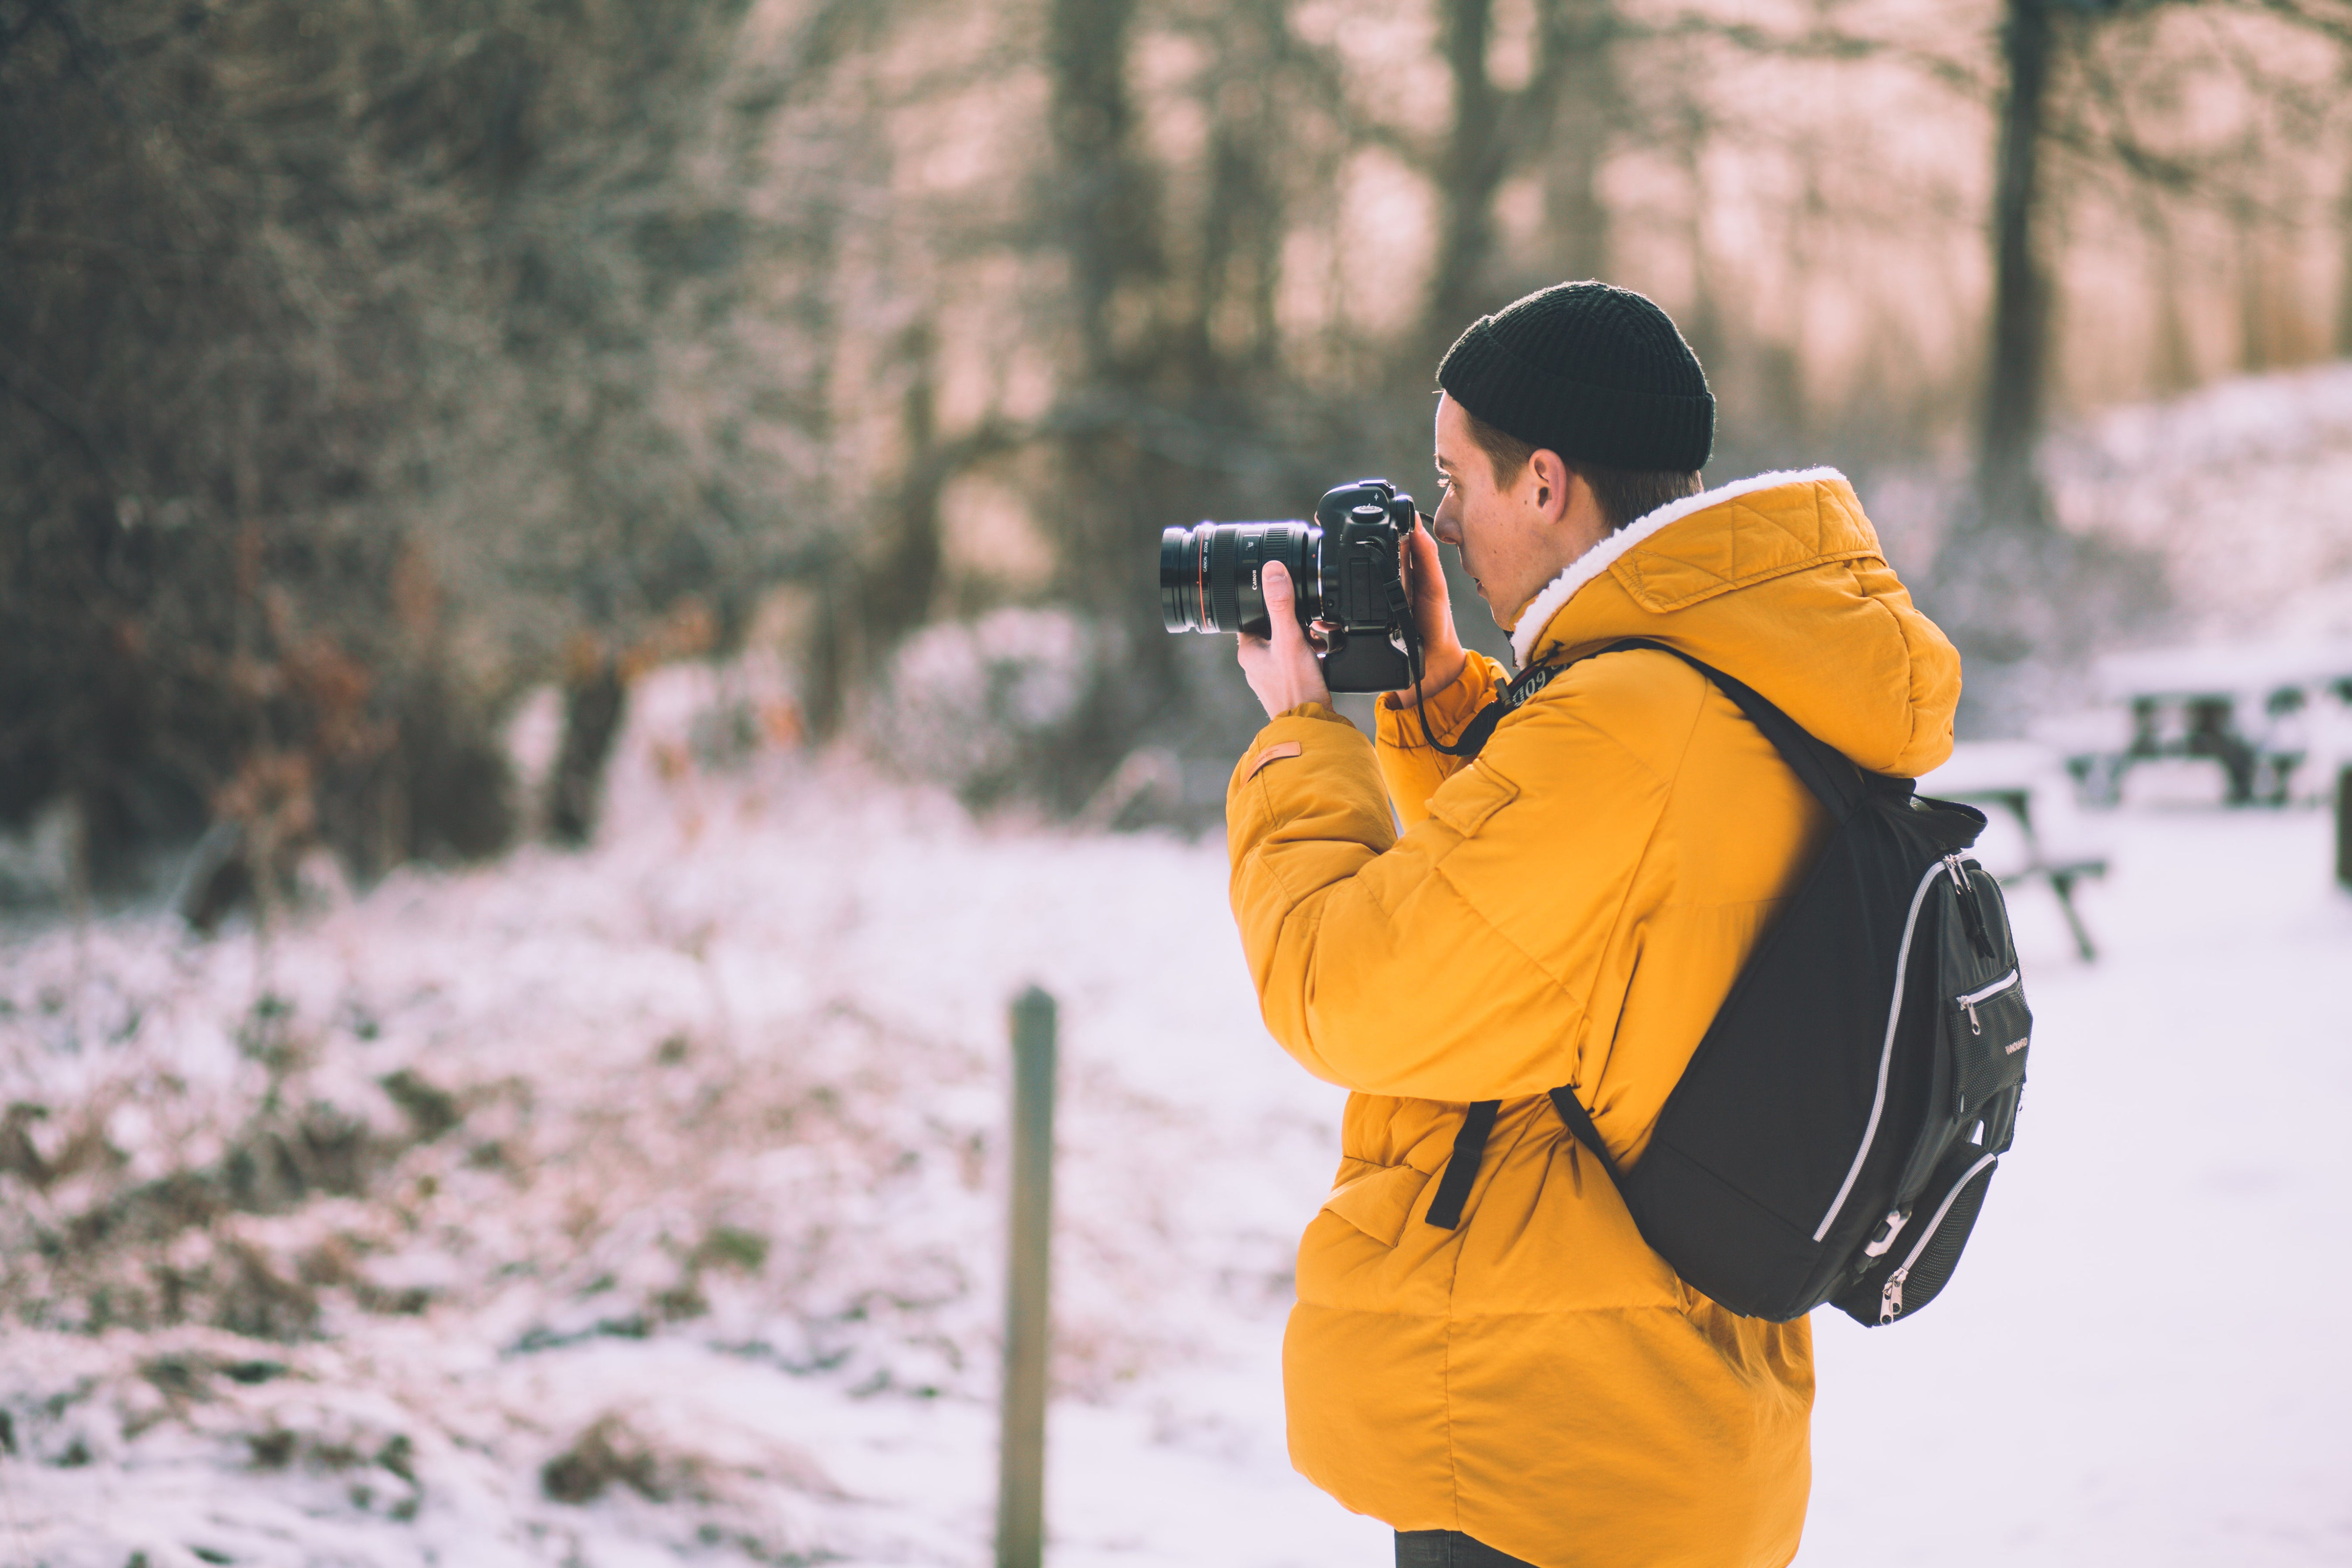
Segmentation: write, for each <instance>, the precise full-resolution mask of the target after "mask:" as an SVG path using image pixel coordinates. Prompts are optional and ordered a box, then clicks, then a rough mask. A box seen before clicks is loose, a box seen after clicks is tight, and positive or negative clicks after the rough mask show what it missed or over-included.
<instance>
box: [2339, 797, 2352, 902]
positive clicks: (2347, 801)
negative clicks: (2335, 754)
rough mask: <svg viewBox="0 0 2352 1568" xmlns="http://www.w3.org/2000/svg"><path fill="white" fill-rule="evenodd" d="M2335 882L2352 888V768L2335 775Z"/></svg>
mask: <svg viewBox="0 0 2352 1568" xmlns="http://www.w3.org/2000/svg"><path fill="white" fill-rule="evenodd" d="M2336 881H2337V882H2338V883H2339V884H2340V885H2342V886H2344V887H2347V888H2352V768H2346V769H2345V770H2343V771H2342V772H2341V773H2337V774H2336Z"/></svg>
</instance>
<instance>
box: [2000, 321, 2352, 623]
mask: <svg viewBox="0 0 2352 1568" xmlns="http://www.w3.org/2000/svg"><path fill="white" fill-rule="evenodd" d="M2043 455H2044V468H2045V470H2046V472H2047V474H2048V477H2049V479H2050V484H2051V491H2052V500H2053V503H2054V505H2055V507H2056V510H2057V513H2058V515H2059V516H2060V517H2061V518H2063V520H2064V521H2065V523H2066V525H2067V527H2069V528H2070V529H2074V530H2078V531H2089V532H2098V533H2104V534H2107V535H2109V536H2111V537H2113V538H2116V539H2119V540H2122V541H2124V542H2127V543H2130V544H2134V545H2137V546H2140V547H2142V548H2145V549H2147V550H2148V551H2150V552H2154V553H2155V554H2156V555H2157V556H2158V558H2159V559H2160V560H2162V562H2163V563H2164V564H2165V567H2166V569H2167V574H2168V578H2169V580H2170V583H2171V585H2172V588H2173V591H2174V593H2175V594H2176V595H2177V596H2178V598H2179V607H2180V609H2181V611H2182V612H2183V614H2184V618H2185V620H2186V622H2187V624H2188V628H2189V631H2190V632H2191V633H2192V634H2193V636H2194V637H2195V639H2196V640H2199V641H2225V640H2249V639H2258V640H2261V641H2265V642H2267V641H2271V640H2273V639H2286V640H2291V641H2306V640H2307V641H2314V642H2337V643H2340V642H2341V640H2342V639H2343V638H2345V637H2347V636H2352V362H2346V361H2336V362H2334V363H2326V364H2320V365H2314V366H2311V367H2309V368H2306V369H2303V370H2295V371H2288V372H2282V373H2277V374H2268V375H2258V376H2243V377H2239V378H2236V379H2233V380H2230V381H2224V382H2220V383H2217V384H2213V385H2211V386H2208V387H2204V388H2200V390H2198V391H2196V392H2193V393H2190V394H2189V395H2185V396H2182V397H2178V398H2174V399H2171V400H2168V401H2165V402H2159V403H2147V404H2138V405H2131V406H2128V407H2121V408H2113V409H2109V410H2106V411H2105V412H2103V413H2101V414H2098V415H2096V416H2093V417H2090V418H2088V419H2085V420H2084V421H2082V422H2080V423H2079V424H2078V425H2076V426H2074V427H2073V428H2071V429H2069V430H2067V431H2065V432H2063V434H2061V435H2060V436H2058V437H2055V438H2053V440H2052V441H2051V442H2050V443H2049V444H2048V445H2047V446H2046V447H2045V448H2044V454H2043Z"/></svg>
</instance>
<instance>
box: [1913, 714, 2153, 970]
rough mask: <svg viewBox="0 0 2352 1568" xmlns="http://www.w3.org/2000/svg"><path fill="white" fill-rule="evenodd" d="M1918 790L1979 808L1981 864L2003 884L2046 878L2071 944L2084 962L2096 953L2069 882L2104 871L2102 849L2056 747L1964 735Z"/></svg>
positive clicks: (2103, 872) (2098, 875)
mask: <svg viewBox="0 0 2352 1568" xmlns="http://www.w3.org/2000/svg"><path fill="white" fill-rule="evenodd" d="M1919 793H1920V794H1921V795H1933V796H1935V797H1936V798H1937V799H1938V800H1957V801H1964V802H1966V803H1967V804H1969V805H1974V806H1978V807H1979V808H1982V809H1983V810H1984V813H1985V817H1986V823H1985V832H1984V837H1983V838H1981V839H1980V840H1979V842H1978V845H1977V858H1978V859H1979V860H1980V861H1982V862H1983V864H1984V868H1985V869H1986V870H1988V871H1990V872H1991V873H1992V874H1993V875H1994V877H1996V878H1997V879H2000V883H2001V885H2002V886H2003V887H2010V886H2014V885H2016V884H2019V883H2023V882H2030V881H2037V880H2038V881H2042V882H2046V883H2048V884H2049V886H2050V890H2051V891H2052V892H2053V893H2054V894H2056V895H2057V898H2058V907H2059V909H2060V910H2062V911H2063V913H2064V914H2065V917H2066V929H2067V930H2068V931H2072V932H2073V933H2074V946H2075V948H2076V949H2077V951H2079V952H2081V953H2082V955H2083V957H2084V961H2085V962H2088V961H2090V960H2093V959H2095V958H2097V957H2098V955H2099V953H2098V949H2097V947H2096V946H2095V944H2094V943H2093V942H2092V941H2091V933H2090V931H2089V928H2087V927H2086V926H2084V923H2083V917H2082V914H2081V912H2080V911H2079V910H2076V909H2075V908H2074V884H2075V883H2077V882H2079V881H2082V880H2084V879H2086V878H2092V877H2105V875H2106V874H2107V861H2106V857H2105V856H2104V855H2099V854H2094V853H2091V852H2089V849H2088V840H2087V836H2086V835H2085V833H2084V829H2083V824H2082V820H2081V816H2080V814H2079V813H2078V812H2077V811H2076V809H2075V805H2074V785H2073V784H2072V783H2071V782H2070V781H2069V779H2068V777H2067V773H2066V768H2065V765H2064V763H2063V762H2062V761H2061V760H2060V758H2059V756H2058V754H2057V753H2056V752H2053V751H2052V750H2051V749H2050V748H2049V747H2047V746H2043V745H2039V744H2037V743H2035V742H2031V741H1963V742H1960V743H1959V744H1958V745H1957V746H1955V747H1953V748H1952V755H1951V760H1950V761H1948V762H1947V763H1945V764H1944V765H1943V766H1942V767H1940V768H1937V770H1936V771H1935V772H1933V773H1929V774H1927V776H1926V777H1925V778H1922V779H1921V780H1920V781H1919Z"/></svg>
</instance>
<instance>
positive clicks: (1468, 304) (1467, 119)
mask: <svg viewBox="0 0 2352 1568" xmlns="http://www.w3.org/2000/svg"><path fill="white" fill-rule="evenodd" d="M1441 16H1442V26H1443V29H1444V53H1445V65H1446V69H1447V70H1448V72H1449V73H1450V74H1451V75H1452V77H1453V79H1454V123H1453V126H1452V127H1451V129H1450V130H1449V131H1448V132H1447V135H1446V141H1445V146H1444V151H1443V153H1441V154H1440V157H1439V161H1438V165H1437V169H1436V178H1437V198H1438V206H1439V219H1438V237H1437V264H1436V268H1435V269H1434V271H1433V274H1432V276H1431V278H1430V284H1429V303H1428V307H1427V310H1426V312H1425V314H1424V317H1423V321H1424V323H1425V327H1426V336H1427V337H1428V340H1429V342H1430V345H1431V347H1432V349H1433V351H1434V352H1443V351H1444V348H1445V346H1446V345H1447V344H1448V343H1450V342H1453V341H1454V338H1455V336H1456V335H1458V334H1459V333H1460V332H1461V331H1462V329H1463V328H1464V327H1465V326H1468V325H1469V324H1470V322H1471V321H1474V320H1475V319H1476V318H1477V317H1478V316H1480V315H1482V314H1484V313H1485V312H1486V310H1488V309H1489V308H1491V307H1492V306H1493V305H1494V304H1495V303H1496V301H1495V300H1490V299H1488V298H1487V297H1486V289H1487V287H1488V285H1489V282H1490V279H1489V278H1488V276H1487V274H1488V271H1489V269H1490V268H1491V265H1492V262H1493V258H1494V248H1495V216H1494V215H1495V188H1496V186H1497V185H1499V184H1502V181H1503V173H1504V169H1505V167H1506V165H1507V149H1506V148H1505V146H1504V144H1503V134H1502V132H1503V115H1502V108H1503V105H1502V95H1501V94H1500V93H1498V92H1497V91H1496V89H1495V83H1494V79H1493V78H1491V77H1489V76H1488V75H1487V74H1486V40H1487V38H1488V36H1489V35H1490V34H1491V33H1492V32H1493V30H1494V16H1493V7H1492V5H1491V0H1445V4H1444V10H1443V12H1442V14H1441Z"/></svg>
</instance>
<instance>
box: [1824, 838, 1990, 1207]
mask: <svg viewBox="0 0 2352 1568" xmlns="http://www.w3.org/2000/svg"><path fill="white" fill-rule="evenodd" d="M1946 872H1949V873H1950V874H1951V875H1952V877H1954V878H1955V879H1957V880H1958V883H1959V885H1960V886H1962V887H1966V886H1968V873H1966V872H1965V871H1962V870H1961V869H1960V868H1959V857H1958V856H1957V855H1947V856H1945V857H1944V858H1942V859H1940V860H1938V861H1937V862H1936V863H1935V864H1934V865H1932V866H1930V867H1928V868H1927V875H1926V876H1924V877H1922V878H1920V879H1919V887H1918V890H1917V891H1916V892H1914V893H1913V894H1912V895H1911V912H1910V913H1908V914H1906V915H1905V916H1904V917H1903V944H1902V945H1901V946H1900V947H1898V948H1896V949H1895V1001H1894V1004H1893V1005H1891V1006H1890V1007H1888V1008H1887V1011H1886V1040H1885V1044H1883V1045H1882V1046H1880V1047H1878V1089H1877V1092H1876V1093H1874V1094H1873V1095H1872V1096H1871V1099H1870V1121H1868V1122H1867V1123H1866V1124H1865V1125H1864V1127H1863V1130H1862V1147H1861V1148H1859V1149H1857V1150H1855V1151H1854V1153H1853V1166H1852V1167H1851V1168H1849V1169H1848V1170H1847V1172H1846V1173H1845V1180H1844V1181H1843V1182H1841V1183H1839V1184H1838V1190H1837V1196H1835V1197H1833V1198H1832V1199H1831V1200H1830V1212H1829V1213H1827V1214H1825V1215H1822V1223H1821V1224H1820V1226H1817V1227H1816V1228H1815V1229H1814V1231H1813V1239H1814V1240H1815V1241H1819V1240H1821V1239H1822V1237H1825V1236H1827V1235H1829V1233H1830V1226H1832V1225H1834V1224H1835V1223H1837V1216H1838V1211H1839V1210H1840V1209H1843V1208H1844V1207H1845V1200H1846V1198H1847V1196H1848V1195H1849V1194H1852V1193H1853V1184H1854V1182H1855V1181H1856V1180H1857V1179H1858V1178H1859V1177H1860V1176H1861V1175H1862V1164H1863V1162H1864V1160H1867V1159H1869V1158H1870V1146H1871V1144H1872V1142H1874V1141H1875V1140H1876V1139H1877V1137H1878V1122H1879V1119H1880V1118H1881V1117H1883V1116H1884V1115H1885V1113H1886V1069H1887V1065H1888V1064H1889V1063H1890V1062H1892V1061H1893V1060H1894V1059H1895V1026H1896V1025H1897V1024H1899V1023H1901V1022H1902V1021H1903V976H1904V973H1905V972H1906V971H1907V970H1908V969H1909V968H1910V965H1911V933H1912V931H1913V930H1914V929H1916V927H1917V925H1918V923H1919V906H1920V905H1921V904H1922V903H1924V902H1925V901H1926V900H1927V889H1929V888H1932V887H1934V886H1935V885H1936V879H1937V877H1938V876H1939V875H1942V874H1944V873H1946Z"/></svg>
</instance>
